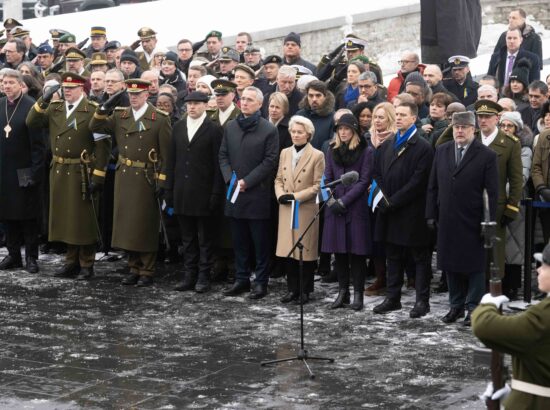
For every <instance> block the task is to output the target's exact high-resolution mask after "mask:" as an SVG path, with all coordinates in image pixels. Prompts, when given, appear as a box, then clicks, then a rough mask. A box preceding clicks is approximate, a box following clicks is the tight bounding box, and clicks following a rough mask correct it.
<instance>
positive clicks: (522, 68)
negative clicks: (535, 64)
mask: <svg viewBox="0 0 550 410" xmlns="http://www.w3.org/2000/svg"><path fill="white" fill-rule="evenodd" d="M530 70H531V62H530V61H529V60H528V59H526V58H520V59H519V60H518V63H517V64H516V66H515V67H514V69H513V70H512V73H511V74H510V77H509V78H510V80H509V81H512V80H516V81H519V82H520V83H522V84H523V86H524V87H525V89H526V90H527V88H528V87H529V71H530Z"/></svg>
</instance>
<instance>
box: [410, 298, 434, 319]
mask: <svg viewBox="0 0 550 410" xmlns="http://www.w3.org/2000/svg"><path fill="white" fill-rule="evenodd" d="M429 311H430V304H429V303H428V302H424V301H422V300H419V301H417V302H416V303H415V304H414V307H413V308H412V309H411V311H410V313H409V316H410V317H411V319H418V318H419V317H422V316H426V315H427V314H428V312H429Z"/></svg>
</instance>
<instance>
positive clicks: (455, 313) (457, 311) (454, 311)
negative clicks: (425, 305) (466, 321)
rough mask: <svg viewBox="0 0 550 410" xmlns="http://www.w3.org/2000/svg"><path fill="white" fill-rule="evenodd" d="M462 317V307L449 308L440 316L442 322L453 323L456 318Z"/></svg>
mask: <svg viewBox="0 0 550 410" xmlns="http://www.w3.org/2000/svg"><path fill="white" fill-rule="evenodd" d="M461 317H464V309H463V308H451V310H449V312H448V313H447V314H446V315H445V316H443V317H442V318H441V320H442V321H443V322H444V323H453V322H456V321H457V319H459V318H461Z"/></svg>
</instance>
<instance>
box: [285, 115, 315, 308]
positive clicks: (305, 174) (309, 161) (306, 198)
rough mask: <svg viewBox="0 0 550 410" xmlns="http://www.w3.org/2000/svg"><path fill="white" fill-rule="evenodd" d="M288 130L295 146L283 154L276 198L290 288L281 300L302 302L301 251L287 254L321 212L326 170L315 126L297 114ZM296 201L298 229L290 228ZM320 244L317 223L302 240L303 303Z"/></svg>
mask: <svg viewBox="0 0 550 410" xmlns="http://www.w3.org/2000/svg"><path fill="white" fill-rule="evenodd" d="M289 131H290V136H291V138H292V144H293V145H292V146H291V147H289V148H285V149H284V150H283V151H281V156H280V158H279V169H278V171H277V177H276V178H275V195H276V196H277V200H278V202H279V204H280V205H279V229H278V237H277V251H276V254H277V256H279V257H283V258H286V260H285V272H286V277H287V285H288V293H287V294H286V295H285V296H284V297H283V298H282V299H281V302H283V303H288V302H291V301H298V300H299V296H300V287H299V258H300V254H299V251H298V249H295V250H294V252H293V254H292V256H291V257H290V258H287V255H288V253H289V252H290V250H291V249H292V246H294V244H295V242H296V240H297V239H298V238H299V237H300V235H301V234H302V233H303V232H304V230H305V228H306V227H307V225H308V224H309V222H310V221H311V219H313V217H314V216H315V214H316V213H317V211H318V209H319V207H318V205H317V201H316V198H317V194H318V193H319V189H320V183H321V178H322V176H323V172H324V170H325V157H324V155H323V153H322V152H321V151H319V150H316V149H315V148H313V146H312V145H311V144H310V143H309V141H310V140H311V138H312V136H313V134H314V132H315V128H314V127H313V123H312V122H311V121H310V120H309V119H307V118H305V117H302V116H298V115H295V116H293V117H292V118H291V119H290V122H289ZM293 201H299V206H298V210H299V217H298V227H297V229H292V228H291V219H292V210H293V205H294V202H293ZM318 241H319V223H318V221H315V223H314V224H313V226H312V227H311V229H310V230H309V231H308V233H307V234H306V235H305V237H304V239H303V241H302V244H303V245H304V253H303V260H304V265H303V267H304V268H303V280H304V282H303V291H304V294H303V300H304V302H308V301H309V293H311V292H313V272H314V270H315V264H316V262H317V249H318Z"/></svg>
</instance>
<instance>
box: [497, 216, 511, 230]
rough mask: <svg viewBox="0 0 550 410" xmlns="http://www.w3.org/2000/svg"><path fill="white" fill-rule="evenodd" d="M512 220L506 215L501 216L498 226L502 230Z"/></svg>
mask: <svg viewBox="0 0 550 410" xmlns="http://www.w3.org/2000/svg"><path fill="white" fill-rule="evenodd" d="M513 220H514V218H510V217H509V216H508V215H502V216H501V217H500V226H502V227H503V228H504V227H505V226H507V225H508V224H509V223H510V222H512V221H513Z"/></svg>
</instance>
